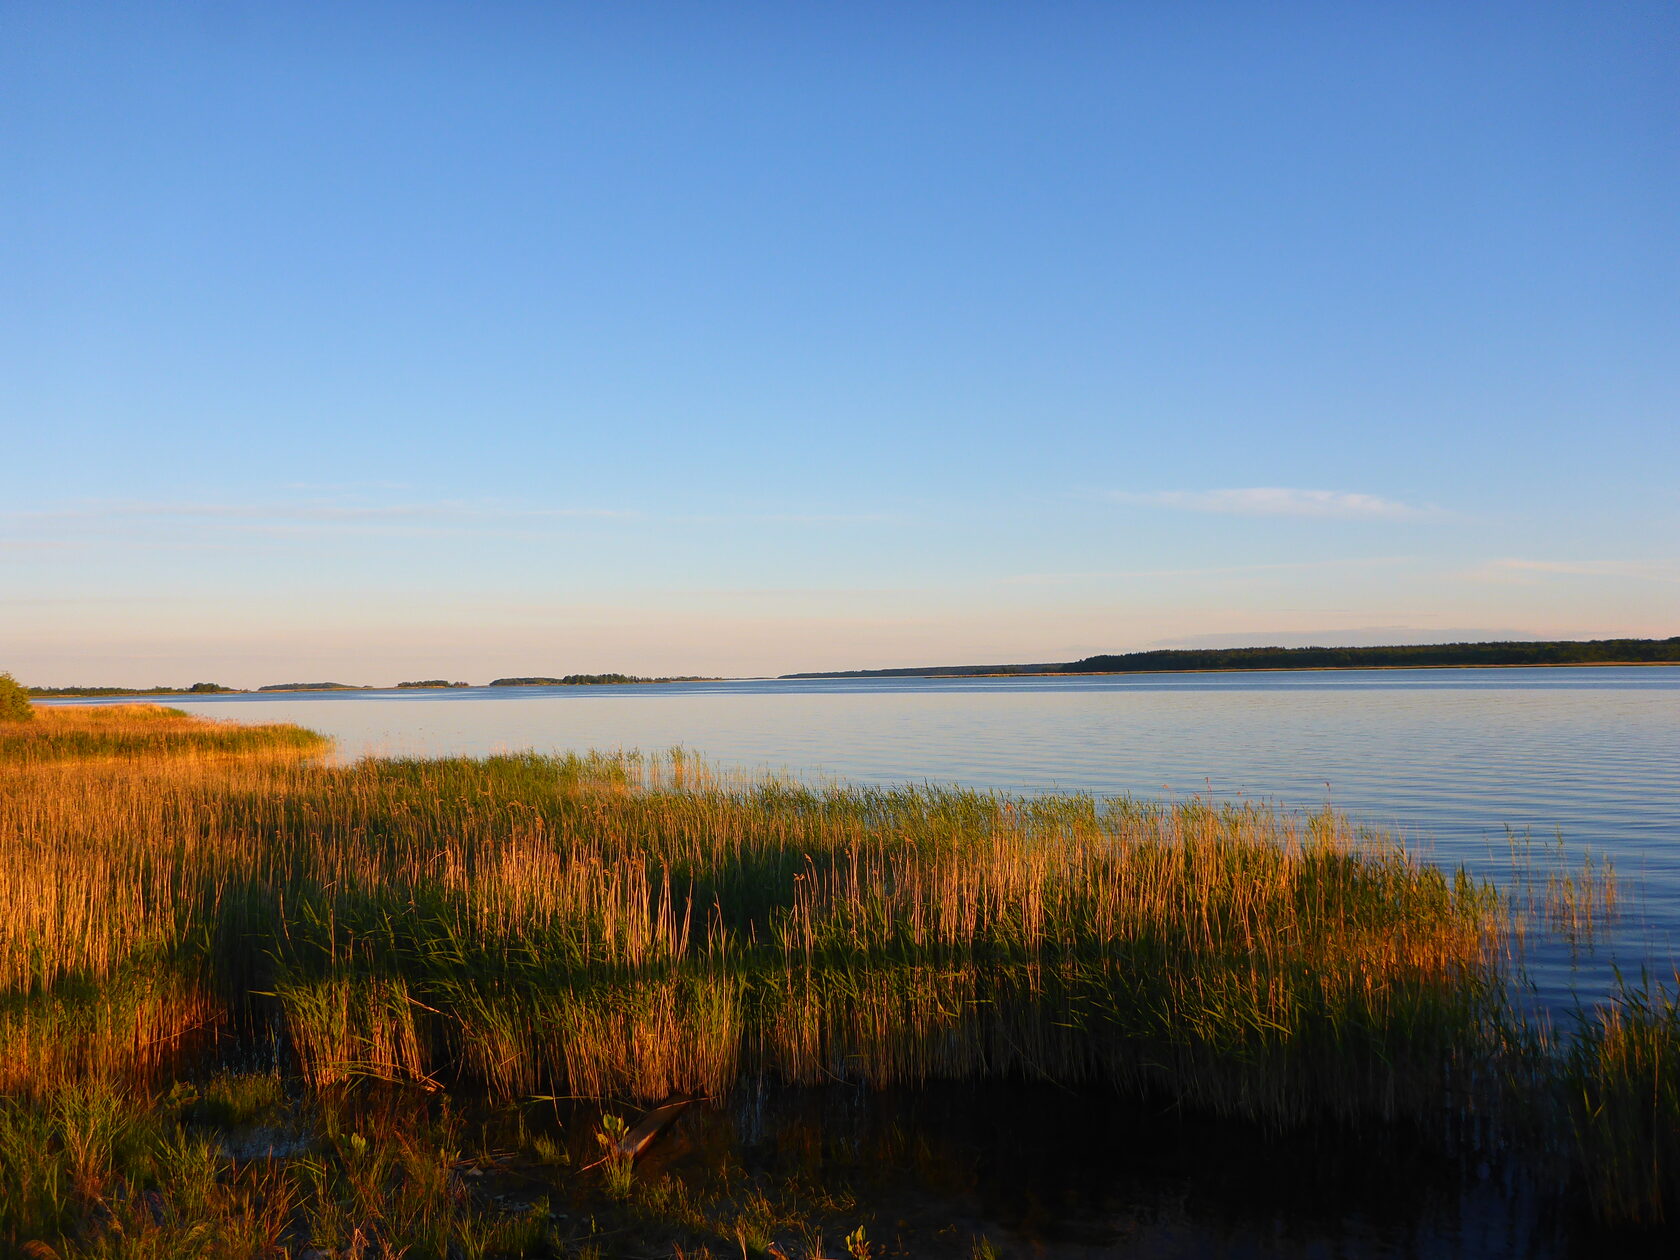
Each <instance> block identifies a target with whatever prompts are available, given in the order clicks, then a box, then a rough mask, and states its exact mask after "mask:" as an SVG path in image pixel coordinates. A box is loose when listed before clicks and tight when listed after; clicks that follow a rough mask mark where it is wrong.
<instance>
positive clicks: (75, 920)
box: [0, 706, 1680, 1219]
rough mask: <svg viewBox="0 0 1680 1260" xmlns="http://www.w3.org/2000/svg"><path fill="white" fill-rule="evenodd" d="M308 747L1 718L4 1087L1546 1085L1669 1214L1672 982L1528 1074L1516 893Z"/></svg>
mask: <svg viewBox="0 0 1680 1260" xmlns="http://www.w3.org/2000/svg"><path fill="white" fill-rule="evenodd" d="M320 747H322V741H320V740H319V737H316V736H313V735H311V734H310V733H308V732H302V731H299V730H297V729H296V728H291V727H275V726H270V727H244V728H242V727H230V726H227V725H223V724H213V723H206V722H203V721H200V720H198V719H194V718H189V717H187V716H185V715H183V714H180V713H178V712H176V711H174V710H168V709H160V708H156V707H154V706H124V707H120V708H112V709H97V708H68V707H66V708H48V709H44V710H43V711H42V714H41V719H40V720H39V721H36V722H33V723H29V724H27V726H24V725H23V724H19V727H18V728H17V729H11V728H0V1090H4V1091H6V1092H7V1093H9V1094H12V1095H14V1096H17V1097H21V1098H29V1097H34V1098H39V1099H43V1100H47V1099H52V1098H55V1097H61V1096H62V1095H63V1093H64V1091H65V1090H66V1089H73V1088H77V1087H79V1085H78V1083H80V1082H87V1081H92V1080H97V1081H105V1082H110V1081H123V1082H128V1083H129V1085H128V1086H125V1087H143V1086H145V1085H147V1084H149V1083H156V1082H159V1081H164V1080H168V1079H171V1077H172V1075H174V1074H178V1073H179V1072H181V1071H184V1070H186V1067H187V1065H189V1064H191V1063H192V1062H194V1061H195V1057H196V1056H198V1055H200V1054H201V1053H202V1050H203V1048H204V1046H205V1044H206V1043H207V1042H208V1041H210V1040H213V1039H217V1038H220V1039H224V1040H226V1039H229V1038H231V1039H235V1040H236V1041H237V1042H238V1043H239V1044H241V1045H243V1046H244V1047H245V1048H246V1049H247V1051H249V1052H252V1053H254V1054H256V1055H258V1056H259V1057H260V1056H267V1057H268V1058H269V1059H270V1060H272V1059H273V1058H274V1056H277V1055H278V1056H281V1057H283V1058H284V1059H285V1060H286V1061H288V1062H290V1063H292V1064H294V1065H295V1066H296V1068H297V1069H298V1070H299V1072H300V1073H301V1074H302V1076H303V1077H304V1079H305V1080H307V1082H308V1083H309V1084H310V1086H311V1087H312V1088H313V1089H315V1090H317V1091H324V1090H329V1089H331V1088H334V1087H336V1086H338V1085H340V1084H342V1083H344V1082H347V1081H355V1080H361V1079H365V1078H369V1077H372V1078H380V1079H386V1080H397V1081H408V1082H417V1083H420V1084H422V1085H424V1086H426V1087H427V1088H429V1089H437V1088H439V1087H440V1086H443V1085H445V1084H448V1083H450V1082H452V1081H455V1080H460V1079H466V1080H472V1081H475V1082H477V1083H480V1084H482V1085H483V1086H485V1087H488V1088H489V1089H490V1090H492V1091H493V1092H497V1093H500V1094H502V1095H505V1096H517V1095H520V1094H532V1093H538V1092H542V1093H552V1094H562V1093H565V1094H573V1095H584V1096H590V1097H598V1098H606V1097H619V1098H624V1097H635V1098H641V1099H646V1100H658V1099H662V1098H665V1097H668V1096H670V1095H672V1094H676V1093H705V1094H722V1093H725V1092H727V1091H728V1090H730V1089H731V1088H733V1087H734V1086H736V1085H737V1084H739V1083H741V1082H743V1081H752V1080H765V1081H783V1082H792V1083H805V1082H823V1081H830V1080H835V1079H839V1080H845V1081H851V1082H858V1083H866V1084H869V1085H886V1084H893V1083H916V1082H923V1081H930V1080H942V1079H970V1080H976V1079H1020V1078H1032V1079H1042V1080H1048V1081H1052V1082H1058V1083H1062V1084H1068V1085H1085V1084H1104V1083H1107V1084H1112V1085H1117V1086H1121V1087H1124V1088H1129V1089H1139V1088H1141V1089H1147V1090H1149V1091H1150V1092H1152V1093H1154V1094H1157V1095H1160V1096H1164V1097H1166V1098H1168V1099H1171V1100H1174V1101H1176V1102H1178V1103H1180V1104H1182V1105H1186V1106H1190V1107H1194V1108H1197V1109H1201V1110H1206V1111H1212V1112H1214V1113H1218V1114H1222V1115H1229V1116H1235V1117H1242V1118H1245V1119H1249V1120H1255V1121H1259V1122H1262V1123H1265V1124H1271V1125H1280V1126H1281V1125H1292V1124H1297V1123H1302V1122H1311V1121H1317V1120H1334V1121H1337V1122H1344V1123H1352V1124H1358V1123H1368V1122H1383V1123H1387V1122H1395V1121H1400V1122H1405V1123H1406V1124H1408V1125H1411V1126H1415V1127H1417V1128H1420V1129H1423V1130H1426V1131H1430V1132H1437V1133H1439V1134H1441V1135H1442V1136H1443V1137H1450V1136H1451V1134H1452V1132H1453V1131H1454V1129H1455V1127H1457V1126H1458V1125H1460V1123H1461V1122H1463V1121H1464V1119H1465V1117H1466V1115H1467V1114H1471V1113H1475V1114H1477V1115H1479V1114H1481V1113H1482V1112H1484V1111H1487V1110H1490V1109H1495V1108H1498V1107H1500V1106H1509V1105H1510V1103H1511V1101H1512V1099H1511V1097H1510V1094H1511V1090H1510V1088H1509V1087H1508V1083H1510V1082H1519V1083H1520V1084H1521V1087H1522V1088H1523V1089H1524V1090H1526V1091H1528V1092H1530V1093H1531V1094H1532V1093H1536V1092H1539V1093H1546V1092H1547V1091H1555V1092H1557V1093H1559V1094H1560V1095H1567V1094H1568V1093H1569V1091H1570V1090H1571V1089H1575V1091H1576V1092H1577V1093H1579V1094H1581V1095H1582V1097H1583V1099H1584V1100H1585V1101H1584V1102H1583V1103H1582V1105H1581V1106H1580V1107H1579V1108H1578V1109H1577V1110H1576V1111H1575V1113H1574V1115H1575V1117H1576V1122H1575V1124H1574V1125H1573V1126H1572V1127H1570V1128H1569V1133H1570V1134H1572V1135H1574V1140H1575V1141H1576V1142H1577V1143H1578V1145H1579V1148H1580V1149H1581V1150H1582V1151H1583V1152H1585V1153H1586V1162H1587V1163H1588V1164H1590V1166H1591V1168H1592V1174H1591V1176H1590V1177H1589V1178H1588V1181H1589V1185H1588V1189H1589V1192H1590V1194H1591V1195H1592V1198H1593V1202H1594V1203H1596V1204H1598V1205H1599V1206H1600V1209H1601V1210H1602V1211H1603V1212H1604V1213H1605V1215H1606V1216H1608V1217H1611V1218H1615V1219H1650V1218H1653V1217H1657V1216H1660V1215H1661V1214H1662V1213H1663V1212H1664V1211H1665V1210H1666V1211H1673V1210H1675V1204H1676V1186H1675V1175H1676V1168H1677V1166H1680V1164H1677V1153H1676V1151H1675V1149H1674V1144H1673V1140H1672V1133H1673V1126H1674V1123H1675V1121H1676V1119H1677V1118H1680V1102H1677V1101H1676V1090H1675V1086H1674V1078H1673V1071H1674V1069H1673V1063H1674V1062H1675V1060H1674V1059H1673V1057H1672V1054H1673V1050H1674V1048H1675V1045H1676V1041H1677V1039H1680V1038H1677V1028H1676V1024H1675V1020H1674V1014H1673V1012H1674V1005H1673V1002H1672V1000H1671V999H1670V998H1668V997H1667V996H1666V995H1664V994H1660V993H1659V994H1646V995H1645V996H1644V997H1642V998H1641V999H1639V1000H1638V1001H1635V1000H1632V999H1624V1000H1623V1001H1621V1002H1620V1003H1616V1004H1612V1005H1611V1006H1609V1007H1607V1008H1605V1009H1604V1010H1603V1011H1600V1012H1596V1013H1593V1014H1591V1015H1588V1016H1586V1017H1584V1023H1583V1030H1582V1031H1581V1033H1580V1034H1579V1035H1578V1036H1577V1037H1576V1039H1575V1041H1574V1042H1573V1049H1571V1050H1570V1051H1569V1052H1568V1053H1567V1054H1565V1055H1562V1056H1557V1057H1556V1060H1557V1063H1558V1064H1563V1063H1565V1062H1567V1063H1568V1064H1569V1065H1571V1066H1569V1067H1568V1068H1567V1072H1568V1073H1573V1075H1572V1076H1567V1079H1568V1080H1569V1081H1573V1082H1575V1084H1574V1085H1566V1084H1562V1083H1560V1082H1563V1081H1564V1080H1565V1079H1566V1071H1565V1068H1564V1067H1562V1066H1558V1067H1556V1068H1555V1069H1554V1068H1553V1067H1551V1066H1547V1065H1548V1064H1551V1063H1552V1062H1553V1059H1552V1058H1544V1056H1543V1053H1542V1051H1540V1050H1537V1049H1536V1047H1537V1044H1538V1039H1537V1038H1536V1036H1534V1035H1533V1030H1531V1029H1529V1028H1527V1027H1525V1026H1524V1024H1523V1022H1522V1020H1521V1018H1520V1017H1519V1016H1518V1015H1516V1014H1514V1013H1513V1011H1512V1010H1511V1008H1510V1004H1509V1002H1508V998H1507V991H1508V989H1507V975H1506V966H1507V961H1508V959H1509V956H1510V954H1511V952H1512V950H1513V949H1514V948H1515V947H1516V944H1517V941H1516V938H1517V936H1518V934H1519V928H1520V927H1521V925H1520V924H1519V923H1518V922H1517V919H1516V917H1514V914H1513V907H1512V905H1511V904H1509V903H1507V902H1506V901H1504V900H1502V899H1501V898H1500V897H1498V896H1497V895H1495V893H1494V892H1493V891H1492V890H1491V889H1490V888H1488V887H1487V886H1485V885H1481V884H1478V883H1476V882H1474V881H1472V880H1470V879H1469V878H1468V877H1467V876H1465V875H1464V874H1463V873H1462V872H1460V873H1457V874H1448V873H1446V872H1443V871H1441V870H1439V869H1437V868H1435V867H1433V866H1430V865H1427V864H1424V863H1421V862H1419V861H1418V860H1416V859H1415V858H1413V857H1412V856H1411V855H1409V854H1408V853H1407V852H1406V851H1405V850H1404V849H1402V848H1401V847H1400V846H1398V845H1397V844H1395V843H1393V842H1391V841H1389V840H1387V839H1385V838H1383V837H1381V836H1376V835H1372V834H1370V833H1367V832H1364V831H1360V830H1357V829H1355V828H1353V827H1351V826H1350V825H1349V823H1348V822H1347V820H1346V819H1344V818H1342V817H1341V816H1339V815H1337V814H1335V813H1333V812H1329V811H1326V812H1322V813H1319V814H1316V815H1313V816H1310V817H1301V816H1296V815H1292V814H1288V813H1284V812H1280V811H1276V810H1272V809H1269V808H1266V807H1263V806H1258V805H1243V806H1218V805H1214V804H1211V803H1208V802H1202V801H1192V802H1189V803H1185V804H1179V805H1163V804H1152V803H1147V802H1140V801H1132V800H1118V801H1103V800H1097V799H1093V798H1090V797H1082V796H1073V797H1057V798H1049V799H1038V798H1015V797H1009V796H1002V795H992V794H985V793H975V792H966V791H954V790H942V789H934V788H925V787H922V788H898V789H866V788H848V787H832V788H826V789H812V788H805V787H799V786H794V785H789V784H785V783H776V782H764V783H757V784H749V785H728V784H723V783H719V782H717V781H715V780H714V779H713V778H712V777H711V776H709V775H708V774H707V773H706V772H705V770H704V768H703V767H701V766H698V765H696V764H695V762H694V761H693V759H692V758H688V757H685V756H683V755H681V754H674V755H672V756H669V757H665V758H641V757H636V756H612V757H609V756H599V755H590V756H583V757H579V756H564V757H544V756H537V755H534V754H523V755H514V756H501V757H491V758H487V759H483V760H468V759H443V760H436V761H422V760H370V761H364V762H359V763H356V764H353V765H334V764H328V763H326V762H323V761H321V760H318V759H311V758H308V757H304V756H299V754H300V753H307V752H310V751H314V750H318V749H319V748H320ZM1564 892H1565V893H1566V894H1567V895H1566V896H1562V897H1560V898H1559V899H1558V900H1559V902H1560V904H1566V905H1567V906H1568V908H1569V914H1570V915H1571V916H1574V918H1573V919H1572V920H1571V921H1572V922H1576V920H1579V918H1580V916H1581V915H1583V914H1585V915H1586V916H1587V918H1588V920H1589V921H1590V917H1591V913H1592V912H1591V909H1590V908H1591V907H1592V906H1593V905H1595V904H1600V903H1601V902H1602V900H1603V898H1602V896H1601V894H1599V893H1597V892H1595V891H1594V890H1593V888H1583V889H1577V888H1576V887H1574V886H1570V887H1569V888H1567V889H1565V890H1564ZM1595 897H1597V898H1598V901H1596V902H1595V900H1594V898H1595ZM1582 907H1586V908H1587V909H1584V910H1583V909H1582ZM1576 925H1577V926H1579V923H1577V924H1576ZM1589 925H1590V923H1589ZM1537 1055H1540V1056H1542V1057H1541V1058H1537V1057H1536V1056H1537ZM1665 1056H1666V1057H1665ZM1542 1059H1543V1061H1542ZM1537 1064H1538V1066H1537ZM1653 1065H1656V1066H1653ZM1652 1082H1655V1084H1654V1086H1652V1088H1651V1089H1647V1086H1648V1085H1652ZM1502 1083H1505V1085H1506V1088H1505V1094H1504V1096H1501V1093H1500V1090H1501V1086H1502ZM1647 1103H1649V1106H1647ZM42 1105H43V1106H45V1105H46V1103H43V1104H42ZM14 1118H15V1117H14ZM1665 1126H1666V1127H1665ZM1665 1134H1666V1135H1667V1136H1664V1135H1665ZM1608 1150H1615V1151H1618V1152H1619V1155H1618V1156H1617V1158H1615V1159H1611V1158H1607V1157H1602V1152H1604V1151H1608ZM1653 1169H1654V1170H1655V1171H1654V1172H1653V1171H1652V1170H1653Z"/></svg>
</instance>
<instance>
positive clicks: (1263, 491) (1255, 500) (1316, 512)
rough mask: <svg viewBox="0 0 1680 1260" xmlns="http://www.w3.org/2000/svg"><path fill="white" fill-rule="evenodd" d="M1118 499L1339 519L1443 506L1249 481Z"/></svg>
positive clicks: (1428, 512)
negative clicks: (1241, 484) (1227, 486)
mask: <svg viewBox="0 0 1680 1260" xmlns="http://www.w3.org/2000/svg"><path fill="white" fill-rule="evenodd" d="M1109 497H1110V498H1112V499H1113V500H1114V502H1116V503H1129V504H1136V505H1138V506H1141V507H1164V508H1177V509H1179V510H1181V511H1186V512H1219V513H1225V514H1229V515H1233V516H1301V517H1320V518H1324V517H1330V518H1335V519H1339V520H1414V519H1417V518H1419V517H1424V516H1432V515H1435V514H1436V512H1437V509H1434V508H1429V507H1420V506H1417V505H1415V504H1410V503H1401V502H1399V501H1398V500H1395V499H1384V498H1381V497H1379V496H1377V495H1374V494H1360V493H1357V492H1354V491H1347V490H1299V489H1292V488H1289V487H1285V486H1249V487H1245V488H1242V489H1234V490H1156V491H1150V492H1147V493H1139V492H1133V491H1127V490H1117V491H1115V492H1113V493H1112V494H1111V495H1110V496H1109Z"/></svg>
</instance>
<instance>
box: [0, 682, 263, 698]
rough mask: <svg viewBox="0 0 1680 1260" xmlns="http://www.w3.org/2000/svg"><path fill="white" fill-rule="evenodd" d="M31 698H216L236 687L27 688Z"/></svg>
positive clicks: (195, 685)
mask: <svg viewBox="0 0 1680 1260" xmlns="http://www.w3.org/2000/svg"><path fill="white" fill-rule="evenodd" d="M26 690H27V691H28V692H29V694H30V695H32V696H216V695H233V694H237V693H238V692H239V688H238V687H224V686H222V685H221V683H207V682H201V683H194V684H193V685H192V686H190V687H163V686H158V687H29V688H26Z"/></svg>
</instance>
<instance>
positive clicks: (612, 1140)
mask: <svg viewBox="0 0 1680 1260" xmlns="http://www.w3.org/2000/svg"><path fill="white" fill-rule="evenodd" d="M629 1132H630V1126H629V1125H628V1124H627V1123H625V1120H624V1117H623V1116H615V1115H612V1114H611V1113H608V1114H605V1115H603V1116H602V1117H601V1129H600V1131H599V1132H598V1133H596V1135H595V1140H596V1141H597V1142H599V1143H600V1144H601V1152H602V1154H601V1179H602V1183H603V1184H604V1186H605V1187H606V1191H607V1193H608V1194H609V1195H611V1196H612V1197H613V1198H615V1199H627V1198H629V1197H630V1191H631V1189H632V1188H633V1186H634V1183H635V1170H634V1164H635V1158H634V1156H632V1155H631V1154H630V1152H629V1151H628V1150H626V1149H625V1148H624V1139H625V1136H626V1135H627V1134H628V1133H629Z"/></svg>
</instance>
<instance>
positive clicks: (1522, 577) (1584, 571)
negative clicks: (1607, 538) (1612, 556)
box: [1465, 557, 1680, 582]
mask: <svg viewBox="0 0 1680 1260" xmlns="http://www.w3.org/2000/svg"><path fill="white" fill-rule="evenodd" d="M1465 576H1466V577H1469V578H1472V579H1474V580H1476V581H1482V582H1489V581H1492V582H1499V581H1504V582H1524V581H1533V580H1535V579H1538V578H1544V577H1594V578H1631V579H1634V580H1636V581H1643V582H1680V560H1525V559H1520V558H1517V557H1506V558H1504V559H1500V560H1489V561H1488V562H1487V563H1486V564H1483V565H1480V566H1478V567H1477V568H1474V569H1471V570H1469V571H1468V572H1467V573H1466V574H1465Z"/></svg>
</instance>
